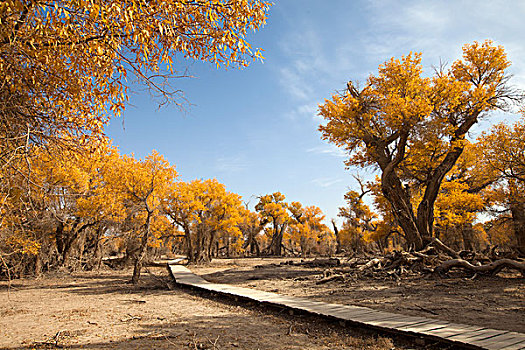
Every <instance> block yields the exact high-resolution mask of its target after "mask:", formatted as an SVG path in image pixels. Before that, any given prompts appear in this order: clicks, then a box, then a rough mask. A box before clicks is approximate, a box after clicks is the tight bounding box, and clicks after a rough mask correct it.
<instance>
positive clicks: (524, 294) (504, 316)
mask: <svg viewBox="0 0 525 350" xmlns="http://www.w3.org/2000/svg"><path fill="white" fill-rule="evenodd" d="M288 260H289V259H288ZM296 260H297V261H299V259H296ZM280 261H282V259H281V260H278V259H275V260H271V259H270V260H267V259H262V260H261V259H238V260H222V261H221V260H217V261H214V262H212V264H210V265H208V266H194V267H191V269H192V271H194V272H196V273H198V274H200V275H203V277H205V278H206V279H208V280H210V281H213V282H218V283H227V284H234V285H238V286H243V287H248V288H255V289H261V290H265V291H270V292H275V293H280V294H286V295H294V296H303V297H308V298H312V299H315V300H321V301H327V302H332V303H339V304H352V305H360V306H367V307H370V308H374V309H377V310H385V311H390V312H395V313H400V314H406V315H412V316H423V317H428V318H436V319H441V320H446V321H451V322H457V323H464V324H469V325H477V326H483V327H488V328H495V329H503V330H511V331H516V332H521V333H525V278H523V277H520V276H519V275H516V274H506V275H505V274H504V277H501V276H497V277H476V278H475V279H470V278H468V277H469V276H468V275H467V277H465V275H464V274H463V273H462V274H457V275H456V276H455V277H454V276H453V277H447V278H441V277H437V276H426V277H423V278H421V277H418V278H410V277H408V278H405V279H403V280H401V281H397V280H395V279H387V280H385V279H374V278H362V279H347V280H346V281H344V282H343V281H333V282H329V283H326V284H320V285H319V284H316V282H318V281H319V280H320V279H321V278H322V276H323V271H324V269H323V268H311V267H303V266H290V265H283V266H280V265H278V263H279V262H280ZM505 276H506V277H505Z"/></svg>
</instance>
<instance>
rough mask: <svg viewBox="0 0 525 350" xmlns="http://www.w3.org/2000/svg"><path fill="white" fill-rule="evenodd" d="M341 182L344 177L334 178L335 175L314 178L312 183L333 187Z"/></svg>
mask: <svg viewBox="0 0 525 350" xmlns="http://www.w3.org/2000/svg"><path fill="white" fill-rule="evenodd" d="M340 182H343V179H340V178H333V177H322V178H317V179H313V180H312V183H313V184H315V185H317V186H319V187H323V188H327V187H331V186H333V185H335V184H338V183H340Z"/></svg>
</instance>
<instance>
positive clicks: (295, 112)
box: [285, 103, 321, 124]
mask: <svg viewBox="0 0 525 350" xmlns="http://www.w3.org/2000/svg"><path fill="white" fill-rule="evenodd" d="M285 116H286V117H287V118H288V119H290V120H307V119H310V120H314V121H315V122H316V124H318V123H319V122H320V121H321V119H319V117H318V116H317V104H316V103H306V104H302V105H299V106H297V107H296V108H294V109H292V110H291V111H289V112H287V113H285Z"/></svg>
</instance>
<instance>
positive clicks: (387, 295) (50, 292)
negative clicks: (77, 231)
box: [0, 259, 525, 350]
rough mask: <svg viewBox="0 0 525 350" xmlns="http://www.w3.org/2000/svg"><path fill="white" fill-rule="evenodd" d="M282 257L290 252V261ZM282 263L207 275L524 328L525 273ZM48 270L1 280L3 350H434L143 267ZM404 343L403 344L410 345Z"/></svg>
mask: <svg viewBox="0 0 525 350" xmlns="http://www.w3.org/2000/svg"><path fill="white" fill-rule="evenodd" d="M287 260H288V259H287ZM281 261H283V260H282V259H281V260H274V259H273V260H272V259H264V260H261V259H232V260H215V261H214V262H212V263H211V264H208V265H206V266H190V269H192V270H193V271H194V272H196V273H198V274H201V275H203V276H204V277H205V278H207V279H209V280H212V281H216V282H222V283H230V284H235V285H240V286H245V287H249V288H258V289H261V290H266V291H272V292H278V293H282V294H288V295H299V296H308V297H311V298H313V299H317V300H325V301H329V302H337V303H343V304H344V303H348V304H357V305H364V306H369V307H373V308H376V309H383V310H389V311H394V312H398V313H405V314H410V315H420V316H425V317H434V318H439V319H444V320H450V321H454V322H462V323H468V324H474V325H483V326H486V327H491V328H500V329H508V330H514V331H519V332H525V311H524V310H525V283H524V282H525V280H524V279H523V278H520V277H517V276H512V277H508V276H507V278H502V277H491V278H488V277H483V278H476V279H474V280H470V279H468V278H464V277H450V278H439V277H427V278H423V279H417V280H411V279H405V280H401V281H394V280H375V279H373V278H367V279H363V280H356V281H352V280H348V281H345V282H342V281H338V282H329V283H326V284H321V285H317V284H316V282H317V281H318V280H320V279H321V278H322V276H323V269H322V268H308V267H302V266H290V265H284V266H280V265H279V262H281ZM150 271H151V273H144V275H143V277H142V278H141V283H140V285H138V286H133V285H131V284H129V283H128V281H129V279H130V276H131V271H130V270H106V271H101V272H98V273H86V272H83V273H77V274H65V273H55V274H52V275H48V276H45V277H42V278H39V279H23V280H16V281H13V282H12V284H11V288H8V283H7V282H0V349H33V348H37V349H41V348H47V349H51V348H67V349H77V348H82V349H214V350H215V349H217V350H218V349H272V350H273V349H275V350H284V349H312V350H317V349H414V348H426V349H433V348H435V346H434V345H433V344H429V345H427V346H425V347H423V346H419V347H417V346H415V345H413V344H412V345H411V344H409V343H407V342H406V340H403V339H396V340H391V339H389V338H388V337H384V336H381V337H378V336H377V335H374V333H371V332H366V331H360V330H356V329H353V328H348V327H346V328H343V327H342V326H340V325H338V324H336V323H333V322H330V321H327V320H321V319H318V318H315V317H312V316H306V315H293V316H292V315H289V314H287V313H286V312H283V311H282V310H281V311H279V310H276V309H273V310H266V309H263V308H262V307H261V306H257V305H250V304H247V303H243V302H240V303H237V302H234V301H229V300H226V299H223V298H214V297H210V296H209V295H206V294H201V293H199V292H195V291H188V290H180V289H178V288H176V287H174V286H173V284H171V281H170V279H169V277H168V275H167V271H166V270H165V269H161V268H150ZM407 344H408V345H407Z"/></svg>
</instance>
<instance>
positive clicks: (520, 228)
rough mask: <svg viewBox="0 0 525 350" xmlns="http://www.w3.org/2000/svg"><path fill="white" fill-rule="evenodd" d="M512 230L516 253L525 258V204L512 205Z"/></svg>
mask: <svg viewBox="0 0 525 350" xmlns="http://www.w3.org/2000/svg"><path fill="white" fill-rule="evenodd" d="M510 212H511V214H512V228H513V230H514V235H515V236H516V242H517V248H518V252H519V253H520V254H521V255H524V256H525V203H520V202H517V203H512V204H511V206H510Z"/></svg>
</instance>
